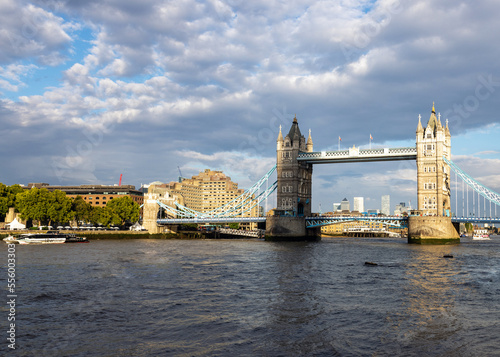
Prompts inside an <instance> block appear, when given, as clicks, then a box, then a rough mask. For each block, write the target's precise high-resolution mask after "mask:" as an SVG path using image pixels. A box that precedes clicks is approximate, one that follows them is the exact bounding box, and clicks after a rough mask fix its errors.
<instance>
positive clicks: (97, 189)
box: [28, 183, 144, 207]
mask: <svg viewBox="0 0 500 357" xmlns="http://www.w3.org/2000/svg"><path fill="white" fill-rule="evenodd" d="M31 188H46V189H47V190H49V191H55V190H59V191H62V192H65V193H66V196H68V197H70V198H75V197H77V196H81V197H82V198H83V200H84V201H85V202H87V203H90V204H91V205H92V206H94V207H95V206H98V207H104V206H106V204H107V203H108V202H109V201H111V200H112V199H113V198H118V197H123V196H129V197H130V198H131V199H132V200H133V201H134V202H136V203H137V204H139V205H142V204H143V201H144V198H143V194H142V192H141V191H139V190H136V189H135V186H133V185H121V186H118V185H80V186H51V185H49V184H48V183H29V184H28V189H31Z"/></svg>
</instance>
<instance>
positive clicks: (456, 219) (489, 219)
mask: <svg viewBox="0 0 500 357" xmlns="http://www.w3.org/2000/svg"><path fill="white" fill-rule="evenodd" d="M451 221H452V222H458V223H491V224H500V218H492V217H452V218H451Z"/></svg>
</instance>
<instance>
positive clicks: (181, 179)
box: [177, 166, 185, 182]
mask: <svg viewBox="0 0 500 357" xmlns="http://www.w3.org/2000/svg"><path fill="white" fill-rule="evenodd" d="M177 170H179V182H182V181H183V180H184V179H185V177H183V176H182V172H181V168H180V167H179V166H177Z"/></svg>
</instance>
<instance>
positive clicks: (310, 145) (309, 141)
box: [306, 129, 313, 152]
mask: <svg viewBox="0 0 500 357" xmlns="http://www.w3.org/2000/svg"><path fill="white" fill-rule="evenodd" d="M306 151H307V152H313V140H312V137H311V129H309V137H308V138H307V143H306Z"/></svg>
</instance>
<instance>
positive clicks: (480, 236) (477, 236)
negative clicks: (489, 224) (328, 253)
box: [472, 229, 490, 240]
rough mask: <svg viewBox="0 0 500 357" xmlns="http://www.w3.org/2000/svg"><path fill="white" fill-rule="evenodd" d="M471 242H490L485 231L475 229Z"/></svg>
mask: <svg viewBox="0 0 500 357" xmlns="http://www.w3.org/2000/svg"><path fill="white" fill-rule="evenodd" d="M472 239H473V240H490V235H489V234H488V230H487V229H476V230H475V231H474V235H473V236H472Z"/></svg>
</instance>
